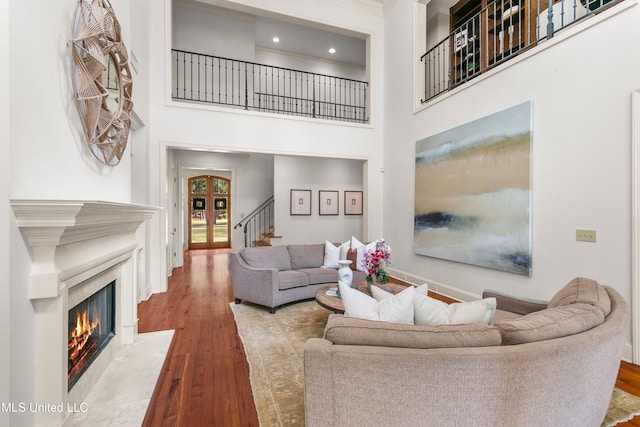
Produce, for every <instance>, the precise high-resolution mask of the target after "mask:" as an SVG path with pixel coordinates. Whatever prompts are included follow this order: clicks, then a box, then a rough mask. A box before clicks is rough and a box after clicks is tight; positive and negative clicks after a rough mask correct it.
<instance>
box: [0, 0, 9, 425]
mask: <svg viewBox="0 0 640 427" xmlns="http://www.w3.org/2000/svg"><path fill="white" fill-rule="evenodd" d="M0 28H1V30H0V52H3V59H2V61H0V80H1V81H3V82H8V81H9V2H2V3H0ZM9 111H10V102H9V85H2V87H1V88H0V139H2V140H3V141H10V139H9V137H10V131H9V129H10V125H11V119H10V116H9V114H10V113H9ZM9 155H10V152H9V144H7V143H4V144H0V235H2V236H8V235H9V233H10V230H11V228H10V225H9V224H10V218H11V216H10V214H9V212H10V207H9V181H10V180H11V162H10V161H9ZM9 242H10V240H9V239H7V238H5V239H2V240H1V241H0V342H2V343H3V345H2V346H0V402H9V401H10V397H11V381H10V372H11V363H10V362H11V339H10V338H11V332H10V331H11V328H10V325H11V323H10V321H11V313H10V307H11V301H10V289H9V283H11V282H10V275H9ZM0 425H9V413H7V412H0Z"/></svg>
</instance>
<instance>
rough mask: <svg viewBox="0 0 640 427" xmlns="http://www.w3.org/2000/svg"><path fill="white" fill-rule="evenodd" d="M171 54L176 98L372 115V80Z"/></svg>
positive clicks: (311, 113)
mask: <svg viewBox="0 0 640 427" xmlns="http://www.w3.org/2000/svg"><path fill="white" fill-rule="evenodd" d="M172 55H175V57H174V59H175V69H174V76H173V78H174V79H175V81H174V82H173V83H175V84H174V85H173V84H172V97H173V98H174V99H184V100H189V101H198V102H207V103H213V104H221V105H231V106H236V107H243V108H244V109H246V110H249V109H257V110H258V111H271V112H275V113H279V114H291V115H297V116H307V117H314V118H318V117H320V118H327V119H334V120H344V121H356V122H366V121H367V120H368V117H367V112H366V111H367V105H366V100H367V86H368V83H367V82H363V81H357V80H352V79H345V78H341V77H335V76H327V75H324V74H314V73H308V72H304V71H299V70H292V69H287V68H282V67H273V66H268V65H263V64H255V63H251V62H245V61H236V60H233V59H228V58H221V57H217V56H211V55H202V54H196V53H193V52H185V51H179V50H172ZM223 61H224V63H223ZM236 65H237V67H236ZM249 66H251V76H249V70H248V67H249ZM256 66H257V67H258V70H257V73H256ZM216 73H217V75H216ZM236 73H237V76H236ZM242 73H244V76H242V75H241V74H242ZM181 74H182V75H181ZM256 79H257V80H256ZM243 85H244V88H243V87H242V86H243ZM309 85H311V87H309ZM249 91H251V92H252V95H251V97H250V94H249ZM242 92H244V102H243V101H242V100H241V96H242V95H241V94H242ZM236 93H237V94H238V95H237V97H236ZM181 94H182V95H181Z"/></svg>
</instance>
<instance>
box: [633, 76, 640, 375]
mask: <svg viewBox="0 0 640 427" xmlns="http://www.w3.org/2000/svg"><path fill="white" fill-rule="evenodd" d="M639 256H640V89H637V90H635V91H633V92H632V93H631V347H632V349H631V350H632V351H631V355H632V357H631V360H632V363H634V364H635V365H639V364H640V313H638V309H639V308H640V276H639V275H640V260H639V259H638V257H639Z"/></svg>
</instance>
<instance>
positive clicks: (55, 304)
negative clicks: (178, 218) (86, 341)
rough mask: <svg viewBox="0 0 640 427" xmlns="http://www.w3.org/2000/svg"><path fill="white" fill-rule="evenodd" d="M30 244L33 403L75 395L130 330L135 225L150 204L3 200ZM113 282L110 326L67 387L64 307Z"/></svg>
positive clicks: (51, 419) (47, 417)
mask: <svg viewBox="0 0 640 427" xmlns="http://www.w3.org/2000/svg"><path fill="white" fill-rule="evenodd" d="M11 207H12V209H13V213H14V215H15V221H16V224H17V226H18V227H19V228H20V230H21V233H22V235H23V238H24V240H25V243H26V245H27V246H28V249H29V251H30V258H31V270H30V274H29V283H28V287H29V292H28V295H29V298H30V299H31V301H32V304H33V308H34V316H35V320H34V324H35V327H34V330H35V338H34V339H35V366H34V372H35V396H34V400H35V402H37V403H40V404H45V403H49V404H55V405H63V406H64V407H67V404H69V403H79V402H82V401H83V399H84V398H85V397H86V395H87V394H88V392H89V391H90V390H91V388H92V387H93V386H94V384H95V383H96V381H97V379H98V378H99V375H101V373H102V372H104V369H106V366H108V364H109V362H110V361H111V360H112V359H113V357H115V354H116V353H117V351H118V349H119V348H120V347H121V346H123V345H127V344H132V343H133V342H134V340H135V336H136V334H137V329H138V328H137V322H138V316H137V304H136V302H137V298H136V296H137V278H138V275H139V274H138V273H139V272H138V269H139V263H138V248H139V243H138V239H137V238H136V232H137V230H138V228H139V227H140V225H141V224H142V223H143V222H144V221H145V220H147V219H150V218H151V217H152V216H153V215H154V213H155V212H157V211H158V208H155V207H151V206H142V205H133V204H124V203H111V202H99V201H68V200H11ZM112 281H115V283H116V294H117V295H116V300H117V302H116V334H115V337H114V338H113V339H112V340H111V341H110V342H109V343H108V345H107V347H105V349H103V351H101V352H100V354H99V356H98V357H97V358H96V359H95V360H94V361H93V363H92V364H91V366H90V367H89V368H88V369H87V371H85V373H84V374H83V375H82V377H80V379H79V380H78V382H76V384H75V385H74V386H73V388H72V389H69V388H68V339H69V329H68V328H69V321H68V310H69V308H71V307H70V305H72V304H75V303H76V302H75V301H77V300H79V299H81V298H84V297H85V295H86V296H88V295H90V293H89V292H94V291H95V290H97V289H100V288H101V287H103V286H106V285H107V284H109V283H110V282H112ZM69 415H70V414H69V412H67V411H65V412H56V411H54V412H48V411H42V412H36V413H35V414H34V417H35V419H34V423H35V425H47V426H49V425H51V426H62V425H64V424H65V422H66V420H67V419H68V417H69Z"/></svg>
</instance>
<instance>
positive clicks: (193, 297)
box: [138, 249, 640, 427]
mask: <svg viewBox="0 0 640 427" xmlns="http://www.w3.org/2000/svg"><path fill="white" fill-rule="evenodd" d="M228 253H229V251H228V250H220V249H218V250H194V251H188V252H186V253H185V258H184V267H181V268H177V269H175V270H174V272H173V274H172V276H171V277H170V278H169V288H168V291H167V292H166V293H163V294H155V295H153V296H152V297H151V298H149V300H148V301H144V302H142V303H140V304H139V305H138V317H139V327H138V329H139V332H141V333H143V332H152V331H159V330H165V329H174V330H175V334H174V337H173V341H172V343H171V347H170V348H169V352H168V354H167V357H166V360H165V363H164V366H163V368H162V372H161V374H160V378H159V379H158V383H157V385H156V388H155V391H154V393H153V397H152V398H151V402H150V404H149V408H148V410H147V414H146V417H145V419H144V423H143V426H202V427H204V426H225V427H227V426H242V427H251V426H258V425H259V424H258V416H257V413H256V409H255V406H254V403H253V395H252V392H251V384H250V380H249V367H248V365H247V361H246V357H245V353H244V348H243V346H242V342H241V341H240V339H239V337H238V333H237V329H236V325H235V322H234V320H233V313H232V312H231V309H230V307H229V303H230V302H231V301H233V292H232V289H231V280H230V278H229V273H228V269H227V256H228ZM616 386H618V387H619V388H621V389H622V390H625V391H627V392H629V393H632V394H635V395H638V396H640V366H636V365H632V364H629V363H625V362H623V363H622V365H621V367H620V372H619V375H618V380H617V382H616ZM618 426H640V416H638V417H635V418H634V419H633V420H631V421H629V422H626V423H621V424H618Z"/></svg>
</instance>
